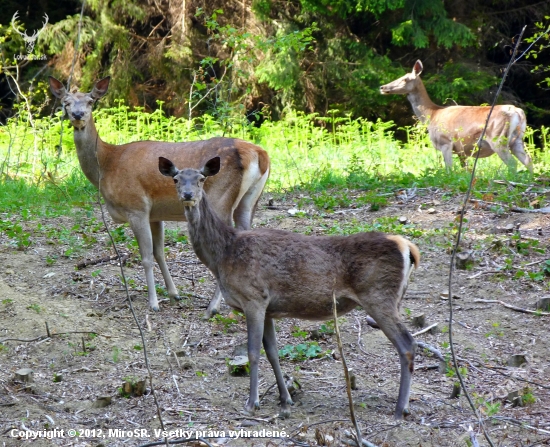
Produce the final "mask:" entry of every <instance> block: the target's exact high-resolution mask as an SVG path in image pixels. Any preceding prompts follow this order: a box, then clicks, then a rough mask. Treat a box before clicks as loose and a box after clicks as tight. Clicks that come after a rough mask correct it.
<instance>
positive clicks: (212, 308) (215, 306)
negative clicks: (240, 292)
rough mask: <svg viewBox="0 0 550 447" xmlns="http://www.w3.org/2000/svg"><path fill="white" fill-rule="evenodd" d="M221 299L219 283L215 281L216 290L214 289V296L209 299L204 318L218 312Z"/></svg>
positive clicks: (208, 317) (208, 318) (207, 318)
mask: <svg viewBox="0 0 550 447" xmlns="http://www.w3.org/2000/svg"><path fill="white" fill-rule="evenodd" d="M221 301H222V292H221V290H220V285H219V284H218V283H216V290H215V291H214V296H213V297H212V299H211V300H210V304H209V305H208V309H206V314H205V315H204V319H205V320H210V318H212V317H213V316H214V315H216V314H219V313H220V303H221Z"/></svg>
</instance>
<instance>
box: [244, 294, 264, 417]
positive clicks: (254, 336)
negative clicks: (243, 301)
mask: <svg viewBox="0 0 550 447" xmlns="http://www.w3.org/2000/svg"><path fill="white" fill-rule="evenodd" d="M250 304H252V306H248V307H247V308H246V309H244V313H245V315H246V330H247V332H248V361H249V362H250V394H249V396H248V400H247V401H246V404H245V406H244V412H245V413H246V414H248V415H250V416H252V415H253V414H254V411H255V410H256V409H259V408H260V396H259V393H258V362H259V360H260V348H261V345H262V336H263V333H264V320H265V309H260V308H259V307H258V306H254V303H250Z"/></svg>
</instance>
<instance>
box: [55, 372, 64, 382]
mask: <svg viewBox="0 0 550 447" xmlns="http://www.w3.org/2000/svg"><path fill="white" fill-rule="evenodd" d="M53 381H54V382H55V383H59V382H63V374H57V373H54V375H53Z"/></svg>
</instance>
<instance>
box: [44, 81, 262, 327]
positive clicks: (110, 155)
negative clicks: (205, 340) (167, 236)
mask: <svg viewBox="0 0 550 447" xmlns="http://www.w3.org/2000/svg"><path fill="white" fill-rule="evenodd" d="M109 80H110V78H109V77H107V78H104V79H102V80H100V81H98V82H97V83H96V84H95V86H94V88H93V90H92V91H91V92H90V93H81V92H76V93H69V92H67V91H66V90H65V87H64V86H63V84H62V83H61V82H59V81H58V80H57V79H55V78H52V77H50V88H51V91H52V93H53V94H54V96H56V97H57V98H59V99H61V102H62V103H63V105H64V107H65V110H66V112H67V115H68V116H69V119H70V121H71V124H72V125H73V127H74V142H75V146H76V153H77V156H78V160H79V162H80V167H81V168H82V171H83V172H84V174H85V175H86V177H87V178H88V180H90V182H91V183H93V185H94V186H95V187H97V188H99V191H100V192H101V195H102V196H103V198H104V199H105V204H106V206H107V210H108V211H109V214H110V215H111V217H112V218H113V220H114V221H115V222H118V223H122V222H129V224H130V227H131V228H132V231H133V232H134V235H135V236H136V239H137V242H138V245H139V251H140V254H141V259H142V264H143V268H144V270H145V278H146V281H147V290H148V295H149V306H150V307H151V309H153V310H155V311H157V310H159V305H158V300H157V295H156V291H155V278H154V276H153V256H154V258H155V259H156V261H157V263H158V265H159V267H160V270H161V272H162V276H163V277H164V281H165V283H166V289H167V291H168V295H169V296H170V297H177V295H178V292H177V289H176V286H175V285H174V282H173V281H172V278H171V276H170V272H169V271H168V266H167V265H166V261H165V259H164V228H163V221H165V220H169V221H182V220H185V215H184V213H183V206H182V204H181V202H180V201H179V199H178V196H177V194H176V192H175V191H174V187H173V186H172V182H170V180H168V179H166V178H164V177H163V176H162V175H160V174H159V172H158V157H159V156H165V157H170V158H172V159H173V160H176V161H177V163H180V164H182V165H185V166H194V167H197V168H199V167H201V166H203V165H204V163H205V161H206V160H209V159H210V158H212V157H214V156H219V157H221V159H222V170H223V172H224V175H223V176H220V177H219V178H216V179H211V180H209V181H208V182H206V183H205V186H204V187H205V189H206V191H209V192H210V193H211V194H212V206H213V208H214V209H215V210H216V212H217V213H218V215H219V216H220V218H221V219H222V221H223V222H224V223H226V224H228V225H231V222H232V220H234V221H235V225H236V226H237V228H240V229H244V230H247V229H249V228H250V226H251V223H252V217H253V215H254V211H255V209H256V206H257V203H258V200H259V198H260V194H261V193H262V190H263V188H264V186H265V183H266V181H267V177H268V176H269V157H268V155H267V152H265V151H264V150H263V149H262V148H260V147H258V146H256V145H254V144H251V143H247V142H245V141H242V140H238V139H233V138H212V139H210V140H205V141H192V142H186V143H165V142H158V141H135V142H133V143H128V144H123V145H120V146H117V145H114V144H109V143H105V142H103V141H102V140H101V138H100V137H99V135H98V133H97V130H96V127H95V124H94V119H93V116H92V106H93V104H94V102H95V101H97V100H98V99H100V98H101V97H103V96H104V95H105V94H106V93H107V89H108V87H109ZM220 300H221V293H220V292H219V288H217V289H216V292H215V295H214V298H213V300H212V301H211V303H210V305H209V306H208V309H207V312H206V314H207V315H206V316H207V317H208V318H209V317H210V316H211V315H212V313H216V312H217V311H218V308H219V304H220Z"/></svg>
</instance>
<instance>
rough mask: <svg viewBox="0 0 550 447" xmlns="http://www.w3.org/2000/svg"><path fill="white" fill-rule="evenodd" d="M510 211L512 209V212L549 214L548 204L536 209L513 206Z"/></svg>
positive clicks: (549, 207)
mask: <svg viewBox="0 0 550 447" xmlns="http://www.w3.org/2000/svg"><path fill="white" fill-rule="evenodd" d="M510 211H513V212H514V213H542V214H550V206H545V207H544V208H537V209H531V208H519V207H514V208H510Z"/></svg>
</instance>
